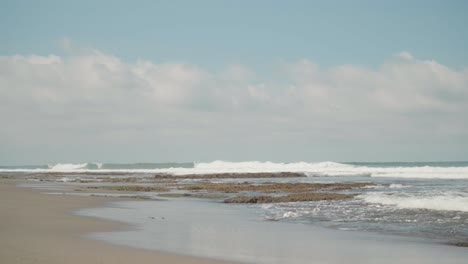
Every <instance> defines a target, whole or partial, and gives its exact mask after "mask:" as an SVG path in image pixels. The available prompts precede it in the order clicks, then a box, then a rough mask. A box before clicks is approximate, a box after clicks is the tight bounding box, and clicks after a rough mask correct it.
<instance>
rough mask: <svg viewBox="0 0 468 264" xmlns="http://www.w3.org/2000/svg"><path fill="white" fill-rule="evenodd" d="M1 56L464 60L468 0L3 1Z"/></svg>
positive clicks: (257, 62)
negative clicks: (76, 49) (82, 53)
mask: <svg viewBox="0 0 468 264" xmlns="http://www.w3.org/2000/svg"><path fill="white" fill-rule="evenodd" d="M2 2H3V4H2V6H3V8H1V9H0V17H1V18H0V20H1V23H0V32H2V34H1V36H0V43H1V44H0V54H4V55H10V54H50V53H53V54H55V53H57V52H60V45H59V41H60V40H61V39H62V38H64V37H67V38H70V39H72V40H74V41H76V42H77V43H81V44H83V45H89V46H92V47H94V48H97V49H100V50H105V51H106V52H109V53H112V54H116V55H118V56H120V57H121V58H123V59H125V60H130V61H131V60H136V59H138V58H144V59H149V60H153V61H189V62H191V63H195V64H197V65H202V66H205V67H209V68H212V69H214V68H216V67H221V66H224V65H226V64H229V63H243V64H247V65H250V66H252V67H256V68H258V69H259V70H260V69H264V68H265V67H267V68H268V65H271V64H275V63H277V62H278V61H283V60H295V59H300V58H304V57H306V58H311V59H313V60H314V61H316V62H317V63H319V64H320V65H324V66H333V65H337V64H348V63H350V64H361V65H368V66H377V65H379V64H380V63H381V62H382V61H383V60H384V59H385V58H387V57H388V56H389V55H390V54H394V53H397V52H400V51H403V50H406V51H409V52H411V53H412V54H413V55H414V56H416V57H418V58H423V59H434V60H437V61H439V62H441V63H444V64H447V65H450V66H453V67H457V68H459V67H465V66H466V62H467V61H468V52H466V50H465V49H466V47H467V46H468V38H467V34H466V33H465V32H466V28H465V27H466V25H467V24H468V21H467V20H468V19H467V16H466V11H467V10H468V2H466V1H454V0H453V1H417V0H415V1H359V0H358V1H203V0H202V1H6V2H5V1H2Z"/></svg>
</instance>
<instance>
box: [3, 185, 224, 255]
mask: <svg viewBox="0 0 468 264" xmlns="http://www.w3.org/2000/svg"><path fill="white" fill-rule="evenodd" d="M16 184H17V182H16V181H14V180H8V179H0V263H8V264H13V263H27V264H28V263H39V264H41V263H44V264H53V263H60V264H63V263H71V264H73V263H77V264H78V263H80V264H84V263H85V264H93V263H113V264H119V263H133V264H136V263H189V264H198V263H200V264H201V263H206V264H210V263H212V264H214V263H228V262H223V261H218V260H209V259H201V258H195V257H187V256H179V255H173V254H168V253H163V252H158V251H149V250H141V249H133V248H128V247H123V246H115V245H110V244H106V243H104V242H100V241H95V240H90V239H87V238H84V237H82V236H81V235H82V234H84V233H88V232H93V231H111V230H117V229H122V228H126V227H128V226H126V225H125V224H120V223H115V222H110V221H105V220H100V219H96V218H91V217H85V216H77V215H73V214H72V213H71V211H72V210H75V209H78V208H88V207H96V206H99V205H100V204H102V203H103V202H105V201H109V200H110V198H104V197H81V196H66V195H47V194H41V193H40V191H38V190H34V189H30V188H19V187H16ZM113 200H115V199H113Z"/></svg>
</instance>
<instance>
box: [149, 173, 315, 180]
mask: <svg viewBox="0 0 468 264" xmlns="http://www.w3.org/2000/svg"><path fill="white" fill-rule="evenodd" d="M301 177H302V178H303V177H306V175H305V174H304V173H299V172H257V173H207V174H186V175H172V174H158V175H155V176H154V178H156V179H194V180H196V179H244V178H245V179H249V178H250V179H255V178H301Z"/></svg>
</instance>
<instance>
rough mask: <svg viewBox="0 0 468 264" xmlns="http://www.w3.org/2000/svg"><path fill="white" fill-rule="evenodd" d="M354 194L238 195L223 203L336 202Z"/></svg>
mask: <svg viewBox="0 0 468 264" xmlns="http://www.w3.org/2000/svg"><path fill="white" fill-rule="evenodd" d="M354 196H355V195H354V194H342V193H295V194H289V195H284V196H265V195H262V196H247V195H239V196H235V197H232V198H228V199H226V200H224V202H225V203H288V202H305V201H322V200H338V199H348V198H353V197H354Z"/></svg>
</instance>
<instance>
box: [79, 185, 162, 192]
mask: <svg viewBox="0 0 468 264" xmlns="http://www.w3.org/2000/svg"><path fill="white" fill-rule="evenodd" d="M88 188H90V189H104V190H109V191H124V192H167V191H169V189H168V188H166V187H163V186H137V185H122V186H90V187H88Z"/></svg>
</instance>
